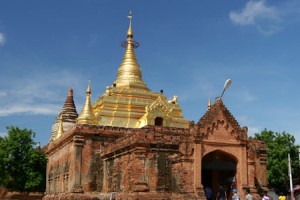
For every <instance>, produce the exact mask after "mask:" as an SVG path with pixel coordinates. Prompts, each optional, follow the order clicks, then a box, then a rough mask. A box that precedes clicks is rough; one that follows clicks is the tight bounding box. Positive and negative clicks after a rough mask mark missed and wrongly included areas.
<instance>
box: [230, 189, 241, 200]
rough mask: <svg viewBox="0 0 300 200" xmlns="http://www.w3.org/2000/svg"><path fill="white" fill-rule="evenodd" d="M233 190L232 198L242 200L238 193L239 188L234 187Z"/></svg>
mask: <svg viewBox="0 0 300 200" xmlns="http://www.w3.org/2000/svg"><path fill="white" fill-rule="evenodd" d="M232 192H233V195H232V200H240V197H239V195H238V193H237V189H233V190H232Z"/></svg>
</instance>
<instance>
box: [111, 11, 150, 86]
mask: <svg viewBox="0 0 300 200" xmlns="http://www.w3.org/2000/svg"><path fill="white" fill-rule="evenodd" d="M128 18H129V20H130V21H129V28H128V31H127V41H124V42H122V44H121V45H122V46H123V47H125V48H126V51H125V54H124V57H123V60H122V63H121V65H120V67H119V70H118V76H117V80H116V81H115V82H114V83H115V84H116V87H127V88H134V87H135V88H139V89H145V90H149V89H148V88H147V86H146V83H145V82H144V81H143V79H142V71H141V68H140V66H139V64H138V61H137V59H136V56H135V53H134V48H136V47H138V46H139V43H138V42H136V41H134V40H133V31H132V11H130V13H129V16H128Z"/></svg>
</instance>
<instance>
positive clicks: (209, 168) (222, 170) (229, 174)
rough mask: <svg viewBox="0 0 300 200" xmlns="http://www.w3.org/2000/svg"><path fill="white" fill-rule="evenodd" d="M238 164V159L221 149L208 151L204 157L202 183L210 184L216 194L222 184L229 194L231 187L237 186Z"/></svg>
mask: <svg viewBox="0 0 300 200" xmlns="http://www.w3.org/2000/svg"><path fill="white" fill-rule="evenodd" d="M236 165H237V161H236V159H235V157H234V156H233V155H231V154H228V153H226V152H223V151H220V150H216V151H213V152H210V153H208V154H207V155H205V156H204V157H203V158H202V172H201V174H202V176H201V177H202V180H201V181H202V185H203V186H204V187H205V186H210V187H211V188H212V189H213V191H214V195H216V193H217V191H218V188H219V185H220V184H221V185H222V186H224V187H225V188H226V191H227V194H228V195H229V194H230V189H231V188H232V187H236V185H235V175H236Z"/></svg>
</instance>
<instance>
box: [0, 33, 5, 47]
mask: <svg viewBox="0 0 300 200" xmlns="http://www.w3.org/2000/svg"><path fill="white" fill-rule="evenodd" d="M5 42H6V39H5V35H4V33H1V32H0V46H3V45H4V44H5Z"/></svg>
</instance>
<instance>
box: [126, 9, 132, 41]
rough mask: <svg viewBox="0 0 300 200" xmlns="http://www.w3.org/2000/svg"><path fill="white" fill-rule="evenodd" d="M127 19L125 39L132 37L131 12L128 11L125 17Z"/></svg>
mask: <svg viewBox="0 0 300 200" xmlns="http://www.w3.org/2000/svg"><path fill="white" fill-rule="evenodd" d="M127 17H128V18H129V28H128V31H127V38H132V37H133V31H132V11H131V10H130V12H129V15H128V16H127Z"/></svg>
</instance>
